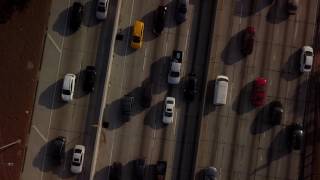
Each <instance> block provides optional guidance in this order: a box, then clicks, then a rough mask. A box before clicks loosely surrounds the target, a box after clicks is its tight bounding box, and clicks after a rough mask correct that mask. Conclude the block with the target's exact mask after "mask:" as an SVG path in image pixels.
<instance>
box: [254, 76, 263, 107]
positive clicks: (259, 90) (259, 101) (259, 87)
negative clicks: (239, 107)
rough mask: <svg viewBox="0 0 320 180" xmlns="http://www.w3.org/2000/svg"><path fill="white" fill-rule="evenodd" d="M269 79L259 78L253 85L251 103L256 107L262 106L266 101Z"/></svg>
mask: <svg viewBox="0 0 320 180" xmlns="http://www.w3.org/2000/svg"><path fill="white" fill-rule="evenodd" d="M266 88H267V79H265V78H263V77H258V78H257V79H256V80H255V81H254V84H253V87H252V91H251V98H250V100H251V103H252V105H254V106H255V107H259V106H262V105H263V104H264V103H265V100H266V94H267V93H266Z"/></svg>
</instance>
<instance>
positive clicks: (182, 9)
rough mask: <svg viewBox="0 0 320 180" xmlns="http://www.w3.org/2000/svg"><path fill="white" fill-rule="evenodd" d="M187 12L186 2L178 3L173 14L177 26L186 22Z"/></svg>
mask: <svg viewBox="0 0 320 180" xmlns="http://www.w3.org/2000/svg"><path fill="white" fill-rule="evenodd" d="M182 1H186V0H182ZM187 10H188V9H187V2H178V5H177V8H176V12H175V20H176V22H177V23H178V24H181V23H183V22H184V21H185V20H186V15H187Z"/></svg>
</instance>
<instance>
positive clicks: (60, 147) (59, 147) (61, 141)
mask: <svg viewBox="0 0 320 180" xmlns="http://www.w3.org/2000/svg"><path fill="white" fill-rule="evenodd" d="M65 145H66V138H65V137H62V136H58V137H57V138H55V139H54V140H53V141H52V147H51V148H50V150H51V154H50V156H51V158H52V160H53V161H54V163H55V164H57V165H60V164H61V163H62V161H63V159H64V154H65Z"/></svg>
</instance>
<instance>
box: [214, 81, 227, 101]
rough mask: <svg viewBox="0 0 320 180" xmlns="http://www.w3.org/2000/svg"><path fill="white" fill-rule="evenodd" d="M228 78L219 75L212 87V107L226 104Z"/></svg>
mask: <svg viewBox="0 0 320 180" xmlns="http://www.w3.org/2000/svg"><path fill="white" fill-rule="evenodd" d="M228 85H229V78H228V77H227V76H223V75H219V76H218V77H217V79H216V81H215V86H214V97H213V104H214V105H225V104H227V96H228Z"/></svg>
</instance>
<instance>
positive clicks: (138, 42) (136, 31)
mask: <svg viewBox="0 0 320 180" xmlns="http://www.w3.org/2000/svg"><path fill="white" fill-rule="evenodd" d="M143 30H144V23H143V22H142V21H138V20H136V21H135V22H134V25H133V30H132V39H131V47H132V48H133V49H138V48H141V47H142V41H143Z"/></svg>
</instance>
